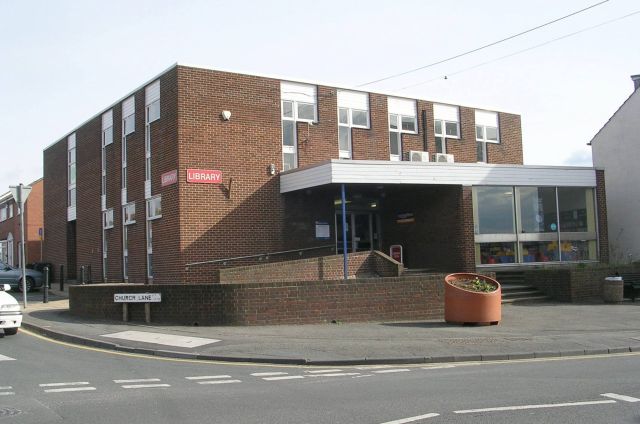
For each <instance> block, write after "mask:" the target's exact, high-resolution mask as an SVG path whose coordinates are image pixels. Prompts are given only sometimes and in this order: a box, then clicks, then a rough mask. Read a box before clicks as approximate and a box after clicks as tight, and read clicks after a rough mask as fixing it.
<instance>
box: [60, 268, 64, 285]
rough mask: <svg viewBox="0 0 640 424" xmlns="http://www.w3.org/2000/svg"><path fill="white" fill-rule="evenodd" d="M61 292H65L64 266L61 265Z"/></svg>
mask: <svg viewBox="0 0 640 424" xmlns="http://www.w3.org/2000/svg"><path fill="white" fill-rule="evenodd" d="M60 291H64V265H60Z"/></svg>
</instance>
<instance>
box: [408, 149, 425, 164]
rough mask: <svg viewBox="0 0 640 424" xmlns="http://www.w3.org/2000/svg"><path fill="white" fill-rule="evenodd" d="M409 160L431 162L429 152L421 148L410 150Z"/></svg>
mask: <svg viewBox="0 0 640 424" xmlns="http://www.w3.org/2000/svg"><path fill="white" fill-rule="evenodd" d="M409 160H410V161H411V162H429V153H427V152H421V151H419V150H410V151H409Z"/></svg>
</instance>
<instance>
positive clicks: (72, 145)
mask: <svg viewBox="0 0 640 424" xmlns="http://www.w3.org/2000/svg"><path fill="white" fill-rule="evenodd" d="M67 206H68V209H67V220H69V221H73V220H74V219H75V207H76V134H75V133H73V134H71V135H70V136H69V137H67Z"/></svg>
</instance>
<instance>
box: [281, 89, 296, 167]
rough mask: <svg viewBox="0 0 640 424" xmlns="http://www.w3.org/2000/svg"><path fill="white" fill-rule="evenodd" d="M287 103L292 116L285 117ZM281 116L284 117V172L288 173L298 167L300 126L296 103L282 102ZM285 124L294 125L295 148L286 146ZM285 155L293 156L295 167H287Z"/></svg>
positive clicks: (291, 101)
mask: <svg viewBox="0 0 640 424" xmlns="http://www.w3.org/2000/svg"><path fill="white" fill-rule="evenodd" d="M285 103H290V104H291V115H292V116H285V114H284V105H285ZM280 111H281V113H280V115H281V116H282V125H281V128H282V170H283V171H288V170H289V169H295V168H297V167H298V124H297V123H296V115H297V113H298V111H297V106H296V102H295V101H293V100H282V101H280ZM285 122H291V123H292V124H293V146H287V145H285V144H284V139H285V130H284V126H285ZM285 155H293V167H292V168H289V167H287V165H286V164H287V161H286V160H285Z"/></svg>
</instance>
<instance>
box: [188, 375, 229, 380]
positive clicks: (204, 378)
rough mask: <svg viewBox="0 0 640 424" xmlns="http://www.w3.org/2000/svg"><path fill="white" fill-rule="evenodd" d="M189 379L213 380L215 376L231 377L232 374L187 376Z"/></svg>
mask: <svg viewBox="0 0 640 424" xmlns="http://www.w3.org/2000/svg"><path fill="white" fill-rule="evenodd" d="M185 378H186V379H187V380H213V379H215V378H231V376H230V375H199V376H197V377H185Z"/></svg>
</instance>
